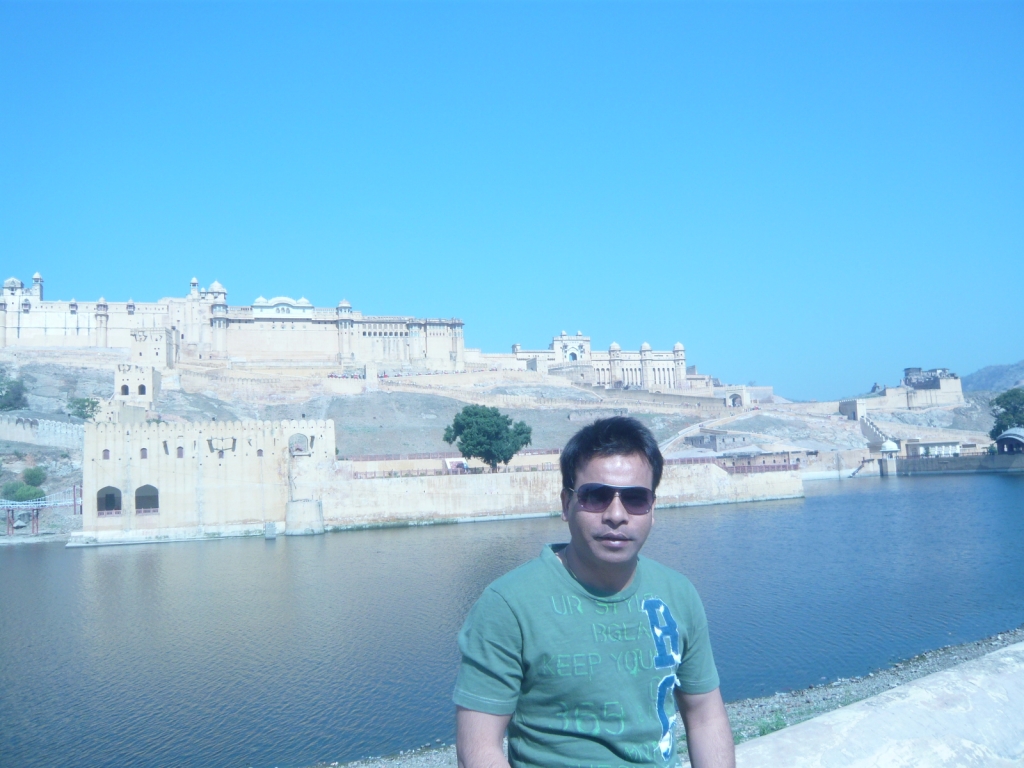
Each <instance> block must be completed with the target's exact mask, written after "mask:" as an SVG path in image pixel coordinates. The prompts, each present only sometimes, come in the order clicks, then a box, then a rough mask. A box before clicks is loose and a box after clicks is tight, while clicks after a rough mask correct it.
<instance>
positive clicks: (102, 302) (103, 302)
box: [96, 296, 107, 305]
mask: <svg viewBox="0 0 1024 768" xmlns="http://www.w3.org/2000/svg"><path fill="white" fill-rule="evenodd" d="M106 303H107V300H106V299H104V298H103V297H102V296H100V300H99V301H97V302H96V304H97V305H99V304H106Z"/></svg>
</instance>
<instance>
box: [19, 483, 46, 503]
mask: <svg viewBox="0 0 1024 768" xmlns="http://www.w3.org/2000/svg"><path fill="white" fill-rule="evenodd" d="M45 495H46V491H44V490H43V489H42V488H36V487H35V486H34V485H23V486H21V488H19V489H18V492H17V493H15V494H14V499H13V500H14V501H32V500H33V499H41V498H43V496H45Z"/></svg>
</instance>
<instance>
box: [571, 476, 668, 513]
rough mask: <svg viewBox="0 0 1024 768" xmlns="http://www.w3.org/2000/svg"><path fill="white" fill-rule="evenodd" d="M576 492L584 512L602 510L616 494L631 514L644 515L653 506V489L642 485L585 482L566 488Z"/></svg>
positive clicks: (606, 507)
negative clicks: (577, 486) (576, 486)
mask: <svg viewBox="0 0 1024 768" xmlns="http://www.w3.org/2000/svg"><path fill="white" fill-rule="evenodd" d="M567 490H568V491H569V492H570V493H575V494H576V499H577V501H578V502H579V505H580V509H582V510H583V511H584V512H604V511H605V510H606V509H608V507H609V505H610V504H611V503H612V499H614V498H615V497H616V496H618V497H619V501H621V502H622V506H623V507H625V508H626V511H627V512H628V513H629V514H631V515H646V514H647V513H648V512H650V511H651V507H653V506H654V491H652V490H651V489H650V488H644V487H643V486H642V485H627V486H620V485H605V484H604V483H586V484H584V485H581V486H580V487H579V488H569V489H567Z"/></svg>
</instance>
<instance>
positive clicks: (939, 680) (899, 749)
mask: <svg viewBox="0 0 1024 768" xmlns="http://www.w3.org/2000/svg"><path fill="white" fill-rule="evenodd" d="M736 763H737V766H739V768H768V767H769V766H772V768H775V766H807V767H808V768H810V767H811V766H814V767H815V768H817V767H818V766H820V767H821V768H826V767H827V768H846V767H847V766H849V767H851V768H853V767H854V766H856V767H857V768H862V767H863V768H867V766H915V768H933V767H934V768H938V767H939V766H942V767H943V768H945V767H947V766H948V767H950V768H952V767H953V766H997V767H1000V768H1001V767H1002V766H1006V767H1007V768H1009V767H1010V766H1013V767H1014V768H1022V767H1024V643H1017V644H1016V645H1011V646H1007V647H1006V648H1003V649H1001V650H998V651H995V652H993V653H990V654H988V655H987V656H983V657H981V658H979V659H975V660H973V661H968V662H965V663H964V664H962V665H960V666H958V667H954V668H953V669H947V670H945V671H943V672H937V673H935V674H934V675H929V676H928V677H923V678H921V679H920V680H915V681H913V682H910V683H907V684H905V685H901V686H899V687H898V688H893V689H892V690H891V691H887V692H885V693H880V694H878V695H877V696H872V697H871V698H869V699H865V700H864V701H860V702H857V703H856V704H851V705H850V706H848V707H843V708H842V709H837V710H835V711H834V712H829V713H827V714H824V715H821V716H819V717H816V718H814V719H813V720H808V721H807V722H804V723H800V724H799V725H794V726H792V727H790V728H786V729H784V730H781V731H777V732H776V733H772V734H769V735H768V736H763V737H761V738H759V739H754V740H753V741H748V742H746V743H744V744H741V745H739V746H738V747H737V748H736Z"/></svg>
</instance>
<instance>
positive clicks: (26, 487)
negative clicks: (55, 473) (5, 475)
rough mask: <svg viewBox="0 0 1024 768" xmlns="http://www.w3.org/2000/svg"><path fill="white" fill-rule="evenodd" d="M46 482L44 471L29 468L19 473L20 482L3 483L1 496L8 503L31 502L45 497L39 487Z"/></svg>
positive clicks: (39, 468)
mask: <svg viewBox="0 0 1024 768" xmlns="http://www.w3.org/2000/svg"><path fill="white" fill-rule="evenodd" d="M45 482H46V470H45V469H43V468H42V467H29V468H28V469H26V470H25V471H24V472H22V473H21V480H13V481H11V482H9V483H4V487H3V491H2V495H3V497H4V498H5V499H7V500H8V501H32V500H33V499H41V498H42V497H43V496H45V495H46V491H44V490H43V489H42V488H40V487H39V486H41V485H42V484H43V483H45Z"/></svg>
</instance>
